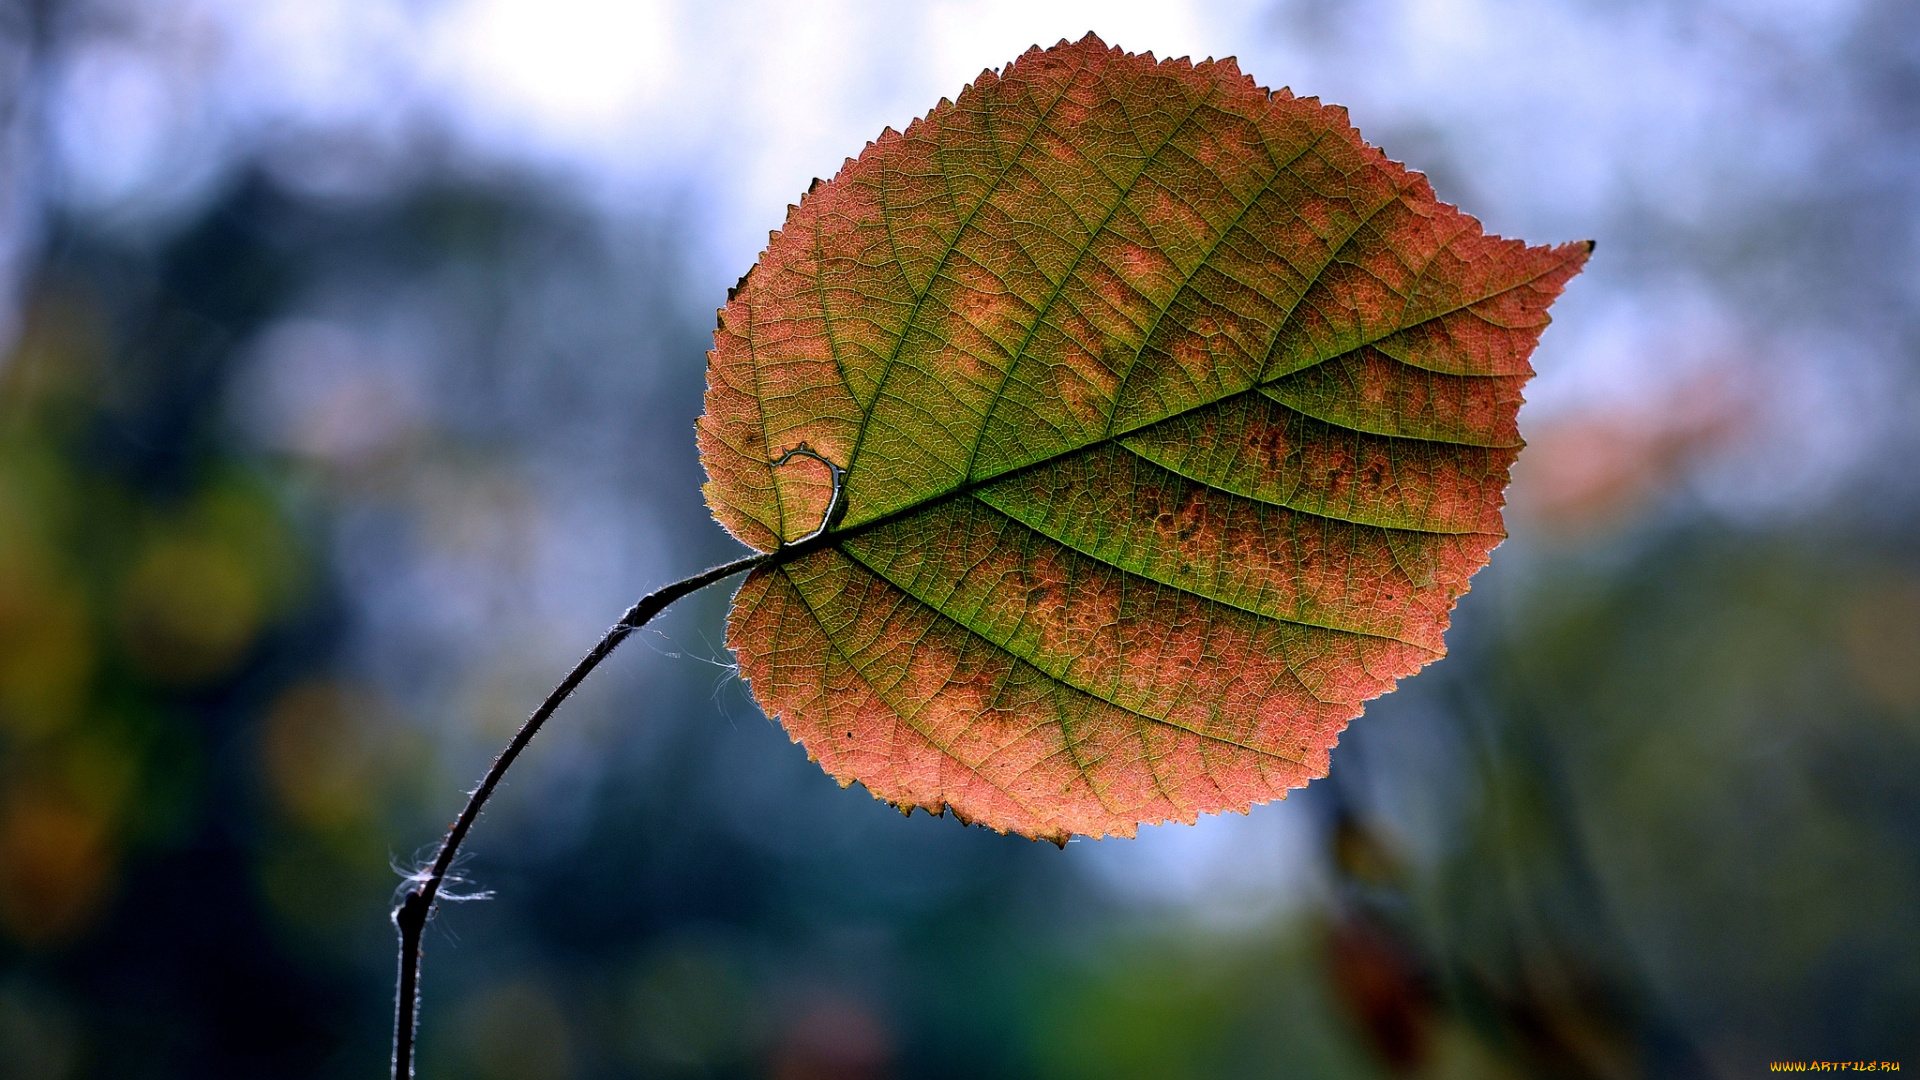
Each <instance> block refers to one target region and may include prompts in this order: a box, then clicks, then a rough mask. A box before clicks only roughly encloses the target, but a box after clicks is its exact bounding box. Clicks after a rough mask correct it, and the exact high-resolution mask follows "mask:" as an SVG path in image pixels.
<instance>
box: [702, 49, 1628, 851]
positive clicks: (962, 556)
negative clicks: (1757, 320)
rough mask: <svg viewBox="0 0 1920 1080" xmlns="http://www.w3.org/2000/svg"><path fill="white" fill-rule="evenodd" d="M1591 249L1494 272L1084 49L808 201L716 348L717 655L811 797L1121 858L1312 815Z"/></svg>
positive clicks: (1472, 240) (1511, 449) (1264, 102)
mask: <svg viewBox="0 0 1920 1080" xmlns="http://www.w3.org/2000/svg"><path fill="white" fill-rule="evenodd" d="M1589 248H1590V245H1587V244H1584V243H1576V244H1566V245H1561V246H1559V247H1551V248H1549V247H1528V246H1526V245H1525V244H1523V243H1520V242H1518V241H1512V240H1503V239H1500V238H1498V237H1491V236H1487V235H1486V234H1485V233H1483V231H1482V230H1481V228H1480V226H1479V223H1478V222H1476V221H1475V220H1474V219H1473V218H1471V217H1468V216H1467V215H1465V214H1463V213H1461V212H1460V211H1459V210H1457V209H1455V208H1454V207H1451V206H1448V205H1445V204H1443V203H1441V202H1439V201H1438V200H1437V199H1436V198H1435V197H1434V195H1433V191H1432V189H1431V187H1430V186H1429V185H1428V184H1427V181H1426V179H1425V178H1424V177H1422V176H1421V175H1420V174H1418V173H1414V172H1411V171H1409V170H1407V169H1405V168H1404V167H1402V166H1400V165H1398V164H1396V163H1394V162H1391V161H1388V160H1387V159H1386V157H1385V156H1384V155H1383V154H1381V153H1380V152H1379V151H1378V150H1376V149H1374V148H1373V147H1371V146H1368V145H1367V144H1366V143H1365V142H1363V141H1362V140H1361V138H1360V135H1359V133H1358V132H1357V131H1355V130H1354V129H1353V127H1352V126H1351V125H1350V124H1349V123H1348V122H1347V118H1346V114H1345V112H1344V110H1342V109H1339V108H1337V107H1333V106H1326V105H1322V104H1320V103H1319V102H1318V101H1316V100H1314V99H1311V98H1295V97H1293V96H1292V95H1291V94H1289V93H1288V92H1287V91H1285V90H1281V91H1278V92H1272V93H1269V92H1268V91H1266V90H1263V89H1261V88H1259V87H1258V86H1256V85H1255V84H1254V82H1253V81H1252V80H1251V79H1249V78H1247V77H1246V76H1244V75H1242V74H1241V73H1240V72H1239V71H1238V69H1237V68H1236V67H1235V66H1234V63H1233V61H1231V60H1226V61H1219V62H1213V61H1209V62H1205V63H1200V64H1191V63H1189V62H1187V61H1185V60H1176V61H1164V62H1157V61H1155V60H1154V59H1153V57H1152V56H1151V55H1146V56H1137V55H1133V54H1129V53H1124V52H1121V51H1120V50H1118V49H1109V48H1107V47H1106V46H1105V45H1104V44H1103V43H1102V42H1100V41H1099V39H1097V38H1095V37H1093V36H1092V35H1088V37H1087V38H1085V39H1083V40H1081V41H1080V42H1077V43H1074V44H1068V43H1065V42H1062V43H1061V44H1059V45H1056V46H1055V47H1053V48H1051V49H1047V50H1039V49H1034V50H1030V51H1029V52H1027V53H1026V54H1025V55H1024V56H1022V57H1020V58H1019V59H1018V60H1017V61H1015V62H1014V63H1013V64H1011V65H1009V66H1008V67H1007V68H1006V69H1005V70H1004V71H1003V72H1001V73H998V74H995V73H993V72H985V73H983V74H982V75H981V77H980V78H979V80H978V81H976V82H975V83H974V84H973V85H971V86H969V87H967V88H966V89H964V90H962V91H961V93H960V95H959V97H958V98H957V99H955V100H954V101H951V102H949V101H942V102H941V103H940V105H939V106H938V107H937V108H935V109H934V110H933V111H932V112H931V113H929V114H928V115H927V116H926V117H925V118H923V119H920V120H917V121H915V122H914V123H913V124H911V125H909V126H908V128H907V130H906V131H904V132H895V131H892V130H888V131H886V132H884V133H883V134H882V135H881V137H880V138H879V140H877V141H876V142H874V143H871V144H869V145H868V147H867V148H866V150H865V152H863V153H862V154H861V155H860V157H859V158H858V159H856V160H850V161H849V162H848V163H847V164H846V166H845V167H844V168H843V169H842V170H841V172H840V174H839V175H838V176H837V177H835V178H834V179H833V180H832V181H831V182H829V183H825V184H820V183H817V182H816V185H815V187H814V189H813V190H812V191H810V192H809V193H808V194H807V195H806V197H805V198H803V199H802V200H801V202H800V204H799V205H798V206H796V207H793V208H792V209H791V211H790V213H789V215H788V218H787V222H786V227H785V228H784V229H783V230H781V231H780V232H778V233H776V234H774V235H773V237H772V240H771V242H770V243H769V245H768V247H767V250H766V252H765V253H764V254H763V255H762V256H761V258H760V260H759V262H758V263H757V264H756V265H755V266H754V268H753V269H752V270H751V271H750V272H749V273H748V275H747V276H746V277H745V278H743V279H742V281H741V283H740V285H739V286H738V287H737V288H736V289H735V290H734V292H733V293H732V294H731V295H730V297H729V299H728V302H727V305H726V307H725V308H723V309H722V310H721V312H720V325H719V329H718V330H716V332H715V334H714V349H713V351H712V353H710V354H709V366H708V389H707V403H706V404H707V409H706V414H705V415H704V416H703V417H702V418H701V420H700V425H699V438H700V449H701V460H702V463H703V464H704V465H705V467H706V470H707V475H708V478H709V479H708V483H707V484H706V488H705V490H706V495H707V500H708V504H709V506H711V507H712V509H713V512H714V515H715V517H717V518H718V519H719V520H720V521H721V523H722V524H724V525H725V526H726V527H727V528H728V529H729V530H730V531H731V532H733V534H734V535H735V536H737V537H739V538H740V539H741V540H743V541H744V542H746V543H748V544H749V545H752V546H753V547H755V548H758V549H760V550H762V551H771V550H774V549H775V548H777V547H779V546H780V545H781V544H783V543H788V544H791V543H793V542H794V541H797V540H800V539H801V538H803V537H805V536H807V535H808V534H810V533H813V532H814V531H815V530H816V529H817V528H819V526H820V525H821V523H822V521H823V518H824V516H825V515H826V514H827V511H828V508H829V503H830V501H831V499H832V497H833V494H834V486H833V481H832V478H831V476H830V475H829V470H828V469H826V468H824V467H820V466H818V465H817V463H812V462H808V461H805V460H797V461H790V462H789V463H788V464H786V465H783V466H780V467H777V468H776V467H775V466H774V464H773V463H774V462H775V461H776V460H778V459H780V457H781V455H782V454H783V453H785V452H786V451H789V450H792V449H794V448H795V447H798V446H801V445H805V446H807V447H809V448H811V449H812V450H813V451H815V452H817V453H818V454H819V455H821V457H823V458H824V459H826V460H828V461H831V462H833V463H835V464H837V465H839V466H841V467H842V468H843V469H844V470H845V475H844V489H843V492H842V496H843V500H844V501H843V505H842V507H841V508H840V510H839V511H837V516H836V518H835V519H834V524H833V525H832V527H831V528H830V530H829V531H828V533H827V534H826V536H825V544H824V546H822V547H819V548H818V549H816V550H811V551H810V552H809V553H807V554H804V555H801V556H799V557H797V558H793V559H789V560H785V561H781V562H778V563H776V564H774V565H771V566H768V567H765V568H763V569H761V570H758V571H756V572H755V573H754V574H753V575H752V576H751V577H750V578H749V579H748V581H747V582H746V584H745V585H744V586H743V587H742V588H741V590H740V592H739V594H738V596H737V597H736V598H735V601H734V610H733V615H732V619H731V622H730V626H729V633H728V643H729V644H730V645H731V646H732V647H733V649H734V650H735V651H736V653H737V654H738V656H739V659H740V664H741V669H742V672H743V674H744V675H745V676H746V677H747V679H748V680H749V682H750V684H751V687H752V690H753V693H754V695H755V697H756V698H757V699H758V700H759V702H760V703H761V705H762V706H763V707H764V708H765V709H766V710H767V711H768V713H769V714H777V715H778V716H779V717H780V718H781V719H782V721H783V722H784V723H785V724H786V726H787V729H788V731H789V732H790V733H792V735H793V736H794V737H795V738H796V739H797V740H798V741H800V742H801V743H803V744H804V745H805V746H806V748H807V751H808V753H809V754H810V755H811V756H812V757H813V758H814V759H816V760H818V761H819V762H820V763H821V765H822V766H823V767H824V768H825V769H826V770H827V771H828V772H829V773H830V774H832V775H833V776H835V777H836V778H838V779H839V780H840V781H841V783H842V784H848V783H852V782H853V781H855V780H858V781H859V782H861V783H862V784H864V785H866V787H867V788H868V789H869V790H870V791H872V792H873V793H874V794H875V795H876V796H878V797H880V798H882V799H885V800H887V801H889V802H892V803H894V804H896V805H898V806H900V807H902V808H905V809H911V808H912V807H916V806H918V807H923V808H926V809H928V810H931V811H934V812H943V811H946V810H952V811H953V812H955V813H956V814H958V815H960V816H961V817H962V818H963V819H965V820H973V821H979V822H982V823H985V824H987V825H990V826H992V827H994V828H997V829H1000V830H1003V831H1006V830H1011V831H1015V832H1019V833H1022V834H1024V835H1027V836H1033V837H1042V838H1046V839H1051V840H1055V841H1064V840H1065V839H1066V838H1067V837H1068V836H1069V835H1072V834H1076V833H1078V834H1084V835H1089V836H1101V835H1105V834H1119V835H1127V836H1130V835H1132V834H1133V833H1134V830H1135V828H1136V826H1137V825H1138V824H1140V823H1143V822H1146V823H1151V822H1159V821H1165V820H1178V821H1186V822H1191V821H1193V820H1194V819H1195V817H1196V815H1198V814H1201V813H1216V812H1220V811H1224V810H1239V811H1244V810H1246V809H1247V808H1248V807H1250V806H1251V805H1253V804H1255V803H1260V802H1266V801H1269V800H1271V799H1276V798H1284V797H1285V795H1286V792H1287V791H1288V789H1290V788H1295V787H1299V786H1301V785H1303V784H1305V783H1306V782H1307V781H1308V780H1309V779H1311V778H1313V777H1317V776H1322V775H1325V772H1326V768H1327V755H1328V751H1329V749H1330V748H1331V747H1332V746H1333V744H1334V742H1335V740H1336V739H1337V737H1338V735H1339V732H1340V731H1341V730H1342V729H1343V728H1344V727H1345V725H1346V724H1347V722H1348V721H1349V720H1351V719H1352V718H1353V717H1355V716H1357V715H1359V713H1360V711H1361V708H1362V705H1363V703H1364V702H1365V701H1367V700H1368V699H1370V698H1373V697H1375V696H1378V695H1380V694H1382V693H1385V692H1387V691H1388V690H1391V689H1392V688H1393V685H1394V682H1395V680H1397V679H1399V678H1402V677H1404V676H1406V675H1409V674H1412V673H1413V672H1415V671H1417V670H1418V669H1419V668H1420V667H1421V666H1422V665H1424V664H1426V663H1428V662H1430V661H1432V660H1434V659H1436V658H1438V657H1439V656H1440V655H1442V654H1443V652H1444V651H1445V649H1444V644H1443V640H1442V639H1443V635H1444V633H1445V630H1446V627H1447V620H1448V613H1449V612H1450V611H1451V609H1452V607H1453V604H1454V602H1455V601H1456V600H1457V599H1458V598H1459V596H1460V595H1461V594H1463V593H1464V592H1466V590H1467V581H1468V578H1469V577H1470V576H1471V575H1472V574H1473V573H1474V572H1475V571H1476V570H1478V569H1479V568H1480V567H1481V566H1483V565H1484V564H1485V563H1486V561H1487V557H1488V554H1489V552H1490V551H1491V550H1492V549H1493V547H1494V546H1495V545H1497V544H1498V543H1499V542H1500V540H1501V539H1502V537H1503V536H1504V532H1503V530H1502V526H1501V518H1500V507H1501V502H1502V494H1501V493H1502V490H1503V489H1504V487H1505V485H1506V482H1507V469H1508V467H1509V466H1510V465H1511V464H1512V463H1513V460H1514V457H1515V455H1516V454H1517V453H1518V452H1519V447H1520V445H1521V443H1520V438H1519V434H1518V430H1517V428H1516V424H1515V417H1516V414H1517V412H1518V409H1519V406H1520V402H1521V390H1522V386H1523V385H1524V383H1525V382H1526V380H1527V379H1528V378H1529V377H1530V376H1531V375H1532V369H1531V368H1530V367H1529V366H1528V364H1527V358H1528V356H1529V354H1531V352H1532V351H1533V348H1534V345H1535V343H1536V342H1537V341H1538V340H1539V336H1540V332H1541V330H1542V329H1543V328H1544V327H1545V326H1546V324H1547V321H1548V320H1547V307H1548V306H1549V305H1550V304H1551V303H1552V301H1553V299H1554V298H1555V297H1556V296H1558V295H1559V293H1560V290H1561V289H1562V288H1563V287H1564V285H1565V283H1566V282H1567V280H1568V279H1569V278H1571V277H1572V276H1573V275H1574V274H1575V273H1577V272H1578V271H1579V269H1580V268H1581V266H1582V265H1583V264H1584V262H1585V261H1586V258H1587V254H1588V251H1589Z"/></svg>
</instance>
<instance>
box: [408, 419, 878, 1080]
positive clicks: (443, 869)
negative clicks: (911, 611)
mask: <svg viewBox="0 0 1920 1080" xmlns="http://www.w3.org/2000/svg"><path fill="white" fill-rule="evenodd" d="M796 457H806V458H812V459H814V460H816V461H819V462H820V463H822V464H824V465H826V466H827V468H828V469H829V470H831V473H832V478H833V496H832V498H831V499H830V500H829V501H828V503H827V509H826V512H825V513H823V514H822V515H821V519H820V527H819V528H818V529H815V530H814V531H813V532H812V533H809V534H808V535H807V536H805V537H803V538H802V539H800V540H798V541H796V542H794V543H791V544H784V545H782V546H781V547H779V548H777V549H776V550H774V551H768V552H762V553H760V554H758V555H748V556H746V557H744V558H740V559H735V560H734V561H732V562H730V563H722V564H721V565H719V566H715V567H711V568H709V569H706V570H702V571H701V572H700V573H698V574H695V575H693V576H692V577H689V578H682V579H681V580H679V581H676V582H674V583H673V584H671V585H664V586H661V587H660V588H658V589H656V590H654V591H653V592H651V593H648V594H647V595H646V596H645V597H643V598H642V599H641V600H640V602H639V603H637V604H635V605H633V606H632V607H631V608H628V609H627V613H626V614H625V615H623V616H621V617H620V621H619V622H617V623H614V624H613V627H612V629H609V630H608V631H607V632H606V634H605V636H603V637H601V639H600V642H599V644H597V645H595V646H594V647H593V648H592V650H591V651H589V652H588V653H587V655H585V656H583V657H581V658H580V662H579V663H578V664H575V665H574V666H573V670H572V671H570V672H568V673H567V677H566V678H564V679H562V680H560V685H559V686H556V687H554V688H553V692H552V693H550V694H548V695H547V699H546V700H545V701H542V702H541V703H540V707H539V708H537V709H535V710H534V711H533V715H532V716H529V717H527V722H526V723H524V724H522V725H520V730H519V731H517V732H515V733H514V736H513V741H512V742H509V743H508V744H507V748H506V749H505V750H502V751H500V756H499V757H497V758H494V759H493V766H492V767H491V768H489V769H488V770H487V775H486V777H485V778H484V779H482V780H481V781H480V786H479V787H476V788H474V789H473V791H472V793H471V794H469V795H468V796H467V805H466V808H465V809H463V810H461V811H460V816H459V817H457V818H455V819H454V820H453V826H452V827H451V828H449V829H448V830H447V835H446V836H445V837H444V838H443V839H441V841H440V851H439V853H438V854H436V855H435V856H434V859H433V865H432V866H430V867H429V868H428V869H427V870H426V872H425V873H422V874H419V875H416V877H415V878H414V883H413V887H412V888H410V889H408V890H407V894H406V896H405V897H404V898H403V899H402V900H401V901H400V904H399V906H398V907H396V908H394V909H393V924H394V926H396V927H398V928H399V930H400V974H399V978H398V980H397V985H396V986H395V988H394V1018H393V1080H413V1057H414V1041H415V1034H416V1032H417V1029H418V1027H419V1015H420V939H421V936H422V935H423V934H424V933H425V932H426V928H427V921H428V920H429V919H431V918H432V916H433V910H434V902H435V901H436V900H438V899H440V891H441V887H442V886H443V885H445V884H446V881H447V874H448V872H449V871H450V870H451V869H452V868H453V860H454V858H455V856H457V855H459V853H460V845H461V844H462V843H463V842H465V841H466V838H467V833H468V832H469V831H470V830H471V829H472V828H473V823H474V821H475V820H476V819H478V818H479V816H480V809H481V808H482V807H484V806H485V805H486V804H487V800H488V799H489V798H491V797H492V796H493V790H494V788H496V787H499V786H500V779H501V777H503V776H505V775H506V774H507V770H508V769H509V768H511V767H512V765H513V762H514V759H516V758H518V757H519V756H520V751H522V750H525V749H526V748H527V744H528V743H530V742H532V741H533V737H534V736H535V735H538V734H539V733H540V728H541V727H542V726H543V725H545V724H546V722H547V718H548V717H551V716H552V715H553V713H554V710H556V709H558V708H559V707H560V704H561V702H564V701H566V700H567V698H569V697H571V696H572V695H573V692H574V690H576V689H578V688H579V686H580V684H581V683H582V682H584V681H585V680H586V677H587V676H588V675H590V674H592V672H593V669H594V668H596V667H599V666H600V662H601V661H602V660H605V659H606V658H607V657H608V656H609V655H611V654H612V653H613V650H615V649H617V648H619V647H620V643H621V642H623V641H625V640H627V638H628V637H629V636H631V635H632V634H633V632H634V631H635V630H638V629H640V628H641V627H643V626H645V625H647V623H649V622H651V621H652V620H653V617H654V616H656V615H658V614H660V613H661V612H662V611H665V610H666V609H667V607H668V605H670V604H672V603H673V602H674V601H675V600H678V599H680V598H681V597H683V596H685V595H687V594H688V593H691V592H696V591H698V590H700V589H704V588H706V587H707V586H708V585H712V584H713V583H715V582H717V581H722V580H725V579H726V578H730V577H732V576H733V575H735V574H738V573H740V572H742V571H745V570H753V569H757V568H758V567H761V566H767V565H777V564H779V563H784V562H787V561H789V560H791V559H795V558H798V557H799V556H801V555H805V554H807V553H809V552H811V551H817V550H819V549H821V548H824V547H826V546H827V544H828V541H827V538H826V537H827V531H828V530H829V529H831V528H832V527H833V526H834V525H835V524H837V523H838V521H839V518H840V516H841V515H842V514H843V513H844V512H845V506H846V499H845V495H846V490H845V489H846V470H844V469H842V468H841V467H840V466H838V465H836V464H834V463H833V462H831V461H828V460H827V459H826V458H824V457H822V456H820V454H818V453H817V452H815V451H813V450H811V449H809V448H808V447H807V444H805V443H801V444H800V445H799V446H796V447H794V448H793V449H792V450H789V451H787V452H786V453H784V454H782V455H781V456H780V457H779V458H778V459H776V460H775V461H773V462H772V464H773V465H774V466H775V467H778V466H781V465H785V464H786V463H787V462H789V461H792V460H793V459H794V458H796Z"/></svg>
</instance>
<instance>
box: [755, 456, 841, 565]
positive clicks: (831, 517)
mask: <svg viewBox="0 0 1920 1080" xmlns="http://www.w3.org/2000/svg"><path fill="white" fill-rule="evenodd" d="M802 457H803V458H812V459H813V460H815V461H817V462H819V463H820V464H822V465H825V466H826V467H827V469H828V471H829V472H830V473H831V474H832V476H833V497H832V498H831V499H829V500H828V501H827V511H826V513H824V514H822V515H820V527H819V528H817V529H815V530H813V531H812V532H810V533H808V534H807V535H805V536H803V537H801V538H800V539H798V540H795V541H794V542H793V543H791V544H788V543H782V544H781V545H780V546H781V547H799V546H800V545H801V544H810V543H812V542H813V541H815V540H818V539H820V538H821V537H823V536H825V535H827V530H829V529H831V528H833V527H834V526H835V525H838V524H840V519H841V518H843V517H845V516H846V514H847V470H845V469H843V468H841V467H840V466H838V465H836V464H834V463H833V461H832V460H831V459H829V458H828V457H827V456H826V455H824V454H822V453H820V451H818V450H815V449H814V448H813V447H811V446H808V445H807V444H806V443H804V442H803V443H801V444H800V445H798V446H795V447H794V448H792V449H791V450H787V451H785V452H783V453H782V454H781V455H780V456H779V457H777V458H774V459H773V467H774V468H776V469H777V468H779V467H780V466H782V465H785V464H786V463H788V462H789V461H792V460H793V459H794V458H802Z"/></svg>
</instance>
